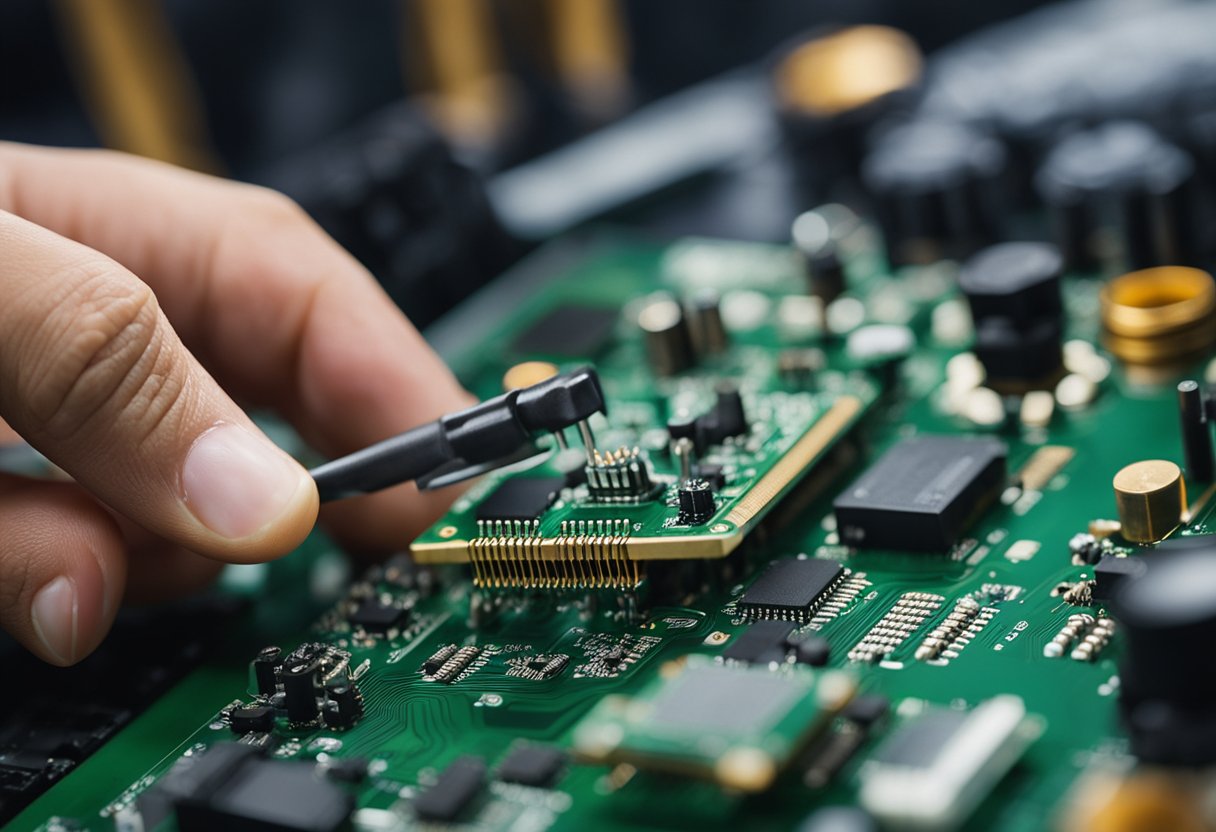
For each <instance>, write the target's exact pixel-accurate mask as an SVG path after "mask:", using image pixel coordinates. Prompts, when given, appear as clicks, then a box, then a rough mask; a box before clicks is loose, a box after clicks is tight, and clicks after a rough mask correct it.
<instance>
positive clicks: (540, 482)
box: [477, 477, 565, 520]
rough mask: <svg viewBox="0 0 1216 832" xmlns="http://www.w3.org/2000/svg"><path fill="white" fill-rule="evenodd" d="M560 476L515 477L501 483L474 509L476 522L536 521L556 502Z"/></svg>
mask: <svg viewBox="0 0 1216 832" xmlns="http://www.w3.org/2000/svg"><path fill="white" fill-rule="evenodd" d="M564 483H565V480H564V479H563V478H562V477H539V478H524V477H516V478H514V479H509V480H506V481H505V482H503V484H502V485H500V486H498V488H497V489H495V491H494V493H493V494H491V495H490V496H489V497H486V498H485V499H484V500H482V502H481V505H479V506H478V507H477V519H478V520H535V519H537V518H538V517H540V516H541V515H542V514H544V513H545V510H546V509H548V508H549V506H551V505H553V501H554V500H556V499H557V495H558V493H559V492H560V491H561V490H562V485H563V484H564Z"/></svg>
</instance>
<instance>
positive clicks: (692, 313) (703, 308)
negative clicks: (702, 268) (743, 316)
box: [688, 290, 730, 357]
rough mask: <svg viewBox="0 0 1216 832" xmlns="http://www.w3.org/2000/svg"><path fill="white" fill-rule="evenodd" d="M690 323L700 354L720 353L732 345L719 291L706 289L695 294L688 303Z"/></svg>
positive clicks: (693, 338) (694, 345) (695, 346)
mask: <svg viewBox="0 0 1216 832" xmlns="http://www.w3.org/2000/svg"><path fill="white" fill-rule="evenodd" d="M688 324H689V331H690V334H691V336H692V344H693V347H694V348H695V349H696V351H697V354H698V355H700V356H706V357H708V356H714V355H720V354H722V353H724V352H726V349H727V348H728V347H729V346H730V336H728V335H727V333H726V327H725V326H724V325H723V323H722V309H721V300H720V298H719V297H718V293H717V292H715V291H713V290H705V291H700V292H697V293H696V294H695V295H693V298H692V300H691V301H690V302H689V304H688Z"/></svg>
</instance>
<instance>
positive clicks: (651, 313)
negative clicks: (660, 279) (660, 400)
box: [637, 292, 695, 376]
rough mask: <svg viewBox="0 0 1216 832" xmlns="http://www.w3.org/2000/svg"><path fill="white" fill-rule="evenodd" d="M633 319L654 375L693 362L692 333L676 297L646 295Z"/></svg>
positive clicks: (668, 373)
mask: <svg viewBox="0 0 1216 832" xmlns="http://www.w3.org/2000/svg"><path fill="white" fill-rule="evenodd" d="M637 320H638V326H639V327H640V328H641V329H642V332H643V334H644V336H645V338H646V353H647V355H648V356H649V357H650V366H651V369H653V370H654V372H655V374H656V375H659V376H673V375H676V374H677V373H681V372H683V371H684V370H687V369H688V368H689V367H691V366H693V364H694V363H695V353H694V352H693V348H692V335H691V333H690V332H689V329H688V320H687V319H686V318H685V317H684V309H683V307H681V306H680V303H679V301H677V300H676V299H675V298H674V297H672V296H671V295H669V294H666V293H662V292H660V293H658V294H656V295H653V296H651V297H649V298H647V299H646V302H645V303H644V304H643V306H642V308H641V310H640V311H639V312H638V318H637Z"/></svg>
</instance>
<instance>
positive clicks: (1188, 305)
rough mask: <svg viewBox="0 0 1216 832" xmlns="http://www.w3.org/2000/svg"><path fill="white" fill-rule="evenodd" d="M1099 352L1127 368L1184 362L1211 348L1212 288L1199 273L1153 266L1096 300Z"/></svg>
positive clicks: (1214, 324) (1215, 316)
mask: <svg viewBox="0 0 1216 832" xmlns="http://www.w3.org/2000/svg"><path fill="white" fill-rule="evenodd" d="M1099 300H1100V304H1101V313H1102V346H1104V347H1105V348H1106V349H1108V350H1109V351H1110V352H1111V353H1113V354H1114V355H1115V356H1116V357H1118V358H1120V359H1121V360H1123V361H1125V362H1127V363H1129V364H1168V363H1172V362H1180V361H1184V360H1186V359H1187V358H1189V357H1192V356H1194V355H1197V354H1199V353H1202V352H1204V351H1205V350H1207V349H1208V348H1210V347H1211V346H1212V344H1213V343H1216V283H1214V282H1213V281H1212V276H1211V275H1210V274H1208V273H1207V272H1205V271H1202V270H1200V269H1192V268H1188V267H1186V266H1158V267H1156V268H1152V269H1142V270H1140V271H1137V272H1129V273H1128V274H1125V275H1122V276H1121V277H1116V278H1115V279H1114V280H1112V281H1110V282H1109V283H1107V284H1106V286H1104V287H1103V288H1102V291H1101V293H1100V294H1099Z"/></svg>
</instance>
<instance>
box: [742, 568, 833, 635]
mask: <svg viewBox="0 0 1216 832" xmlns="http://www.w3.org/2000/svg"><path fill="white" fill-rule="evenodd" d="M843 576H844V567H842V566H841V565H840V564H839V563H836V562H835V561H832V560H821V559H818V558H806V559H803V560H779V561H776V562H774V563H772V564H771V565H769V567H768V569H766V570H765V571H764V574H763V575H761V576H760V577H759V578H758V579H756V581H755V583H753V584H752V585H751V586H750V587H748V588H747V591H746V592H744V593H743V595H742V596H741V597H740V598H739V601H738V603H737V604H736V606H737V607H738V609H739V612H741V613H743V614H744V615H745V616H747V617H748V618H771V619H782V620H786V621H800V622H805V621H807V620H809V619H810V618H811V616H812V615H813V614H814V612H815V608H816V607H817V606H818V604H819V602H820V600H822V598H823V596H824V595H826V594H827V593H828V592H829V591H830V590H831V589H832V588H833V587H834V586H835V585H836V584H837V583H839V581H840V579H841V578H842V577H843Z"/></svg>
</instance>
